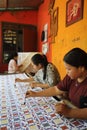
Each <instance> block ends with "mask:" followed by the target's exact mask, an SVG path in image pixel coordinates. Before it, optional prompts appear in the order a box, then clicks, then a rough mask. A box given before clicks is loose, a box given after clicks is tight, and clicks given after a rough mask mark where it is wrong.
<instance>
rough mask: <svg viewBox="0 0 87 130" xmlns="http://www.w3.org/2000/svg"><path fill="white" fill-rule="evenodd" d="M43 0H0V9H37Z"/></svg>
mask: <svg viewBox="0 0 87 130" xmlns="http://www.w3.org/2000/svg"><path fill="white" fill-rule="evenodd" d="M43 2H44V0H0V11H6V10H38V8H39V6H40V5H41V4H42V3H43Z"/></svg>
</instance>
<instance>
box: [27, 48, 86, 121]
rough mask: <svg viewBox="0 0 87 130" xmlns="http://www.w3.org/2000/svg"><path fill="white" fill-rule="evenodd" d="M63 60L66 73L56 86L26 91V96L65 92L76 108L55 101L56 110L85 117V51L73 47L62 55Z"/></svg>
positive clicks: (52, 94)
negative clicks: (36, 90)
mask: <svg viewBox="0 0 87 130" xmlns="http://www.w3.org/2000/svg"><path fill="white" fill-rule="evenodd" d="M63 61H64V66H65V68H66V73H67V74H66V76H65V78H64V79H63V80H62V81H61V82H60V83H59V84H58V85H57V86H54V87H51V88H48V89H45V90H42V91H40V92H33V91H27V93H26V97H42V96H56V95H64V94H65V93H67V94H68V98H69V100H70V101H71V102H72V104H74V105H75V106H76V108H70V107H69V106H68V105H67V104H65V103H57V104H56V105H55V109H56V112H57V113H59V114H61V115H64V116H65V117H71V118H78V119H87V53H86V52H85V51H84V50H82V49H80V48H73V49H72V50H70V51H69V52H68V53H67V54H66V55H65V56H64V58H63Z"/></svg>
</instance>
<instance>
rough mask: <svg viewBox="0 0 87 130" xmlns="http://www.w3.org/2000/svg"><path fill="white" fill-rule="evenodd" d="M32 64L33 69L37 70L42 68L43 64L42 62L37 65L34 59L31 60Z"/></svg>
mask: <svg viewBox="0 0 87 130" xmlns="http://www.w3.org/2000/svg"><path fill="white" fill-rule="evenodd" d="M31 65H32V67H33V69H34V70H35V71H36V72H37V71H38V70H40V69H41V68H42V65H41V64H38V65H35V64H34V63H33V62H32V61H31Z"/></svg>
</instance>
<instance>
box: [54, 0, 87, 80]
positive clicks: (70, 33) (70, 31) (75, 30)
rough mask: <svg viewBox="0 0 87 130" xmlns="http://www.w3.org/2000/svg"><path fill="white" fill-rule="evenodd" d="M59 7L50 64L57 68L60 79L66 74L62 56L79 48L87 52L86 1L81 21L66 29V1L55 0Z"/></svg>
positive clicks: (86, 0)
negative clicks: (56, 30)
mask: <svg viewBox="0 0 87 130" xmlns="http://www.w3.org/2000/svg"><path fill="white" fill-rule="evenodd" d="M57 6H58V7H59V13H58V34H57V36H56V38H55V44H52V62H53V63H54V64H55V65H56V66H57V67H58V69H59V72H60V74H61V78H63V77H64V75H65V74H66V71H65V68H64V65H63V56H64V55H65V53H66V52H68V51H69V50H70V49H72V48H73V47H80V48H82V49H84V50H85V51H86V52H87V0H84V10H83V19H81V20H80V21H78V22H76V23H74V24H72V25H70V26H68V27H66V0H56V1H55V7H54V8H56V7H57Z"/></svg>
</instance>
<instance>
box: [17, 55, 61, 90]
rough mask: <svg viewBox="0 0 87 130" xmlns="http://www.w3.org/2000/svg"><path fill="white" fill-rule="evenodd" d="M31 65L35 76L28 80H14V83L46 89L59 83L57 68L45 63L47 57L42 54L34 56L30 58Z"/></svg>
mask: <svg viewBox="0 0 87 130" xmlns="http://www.w3.org/2000/svg"><path fill="white" fill-rule="evenodd" d="M31 64H32V67H33V69H34V70H35V72H36V73H35V76H33V77H32V78H28V79H19V78H16V79H15V82H30V83H31V87H32V88H34V87H41V88H48V87H49V86H54V85H57V84H58V82H59V81H60V75H59V73H58V70H57V68H56V67H55V66H54V65H53V64H52V63H49V62H48V61H47V57H46V56H45V55H42V54H35V55H34V56H33V57H32V58H31Z"/></svg>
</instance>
